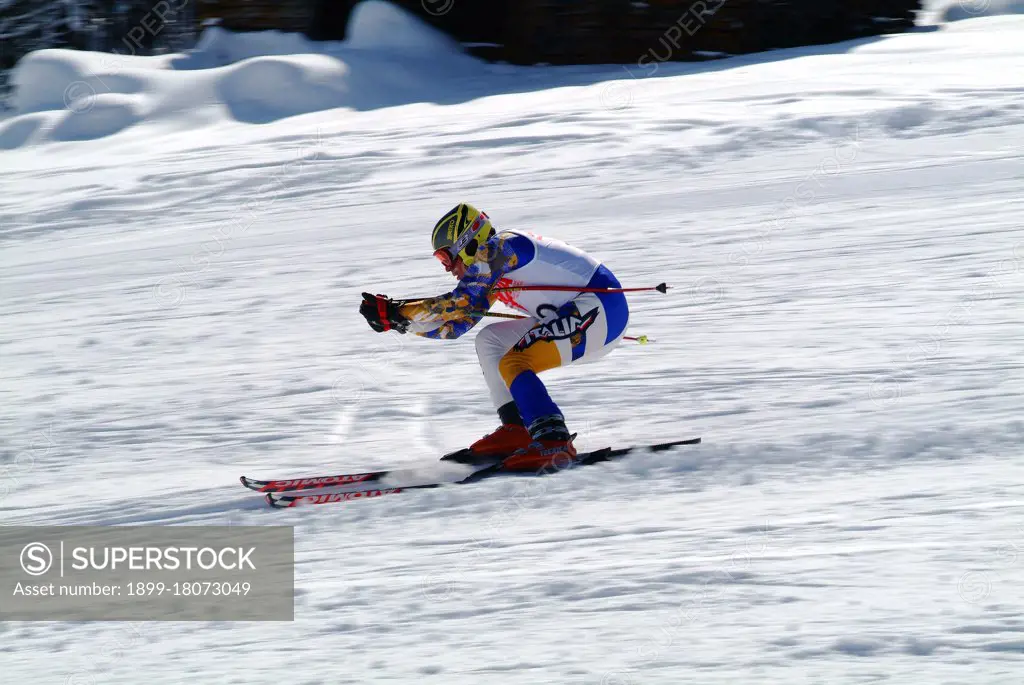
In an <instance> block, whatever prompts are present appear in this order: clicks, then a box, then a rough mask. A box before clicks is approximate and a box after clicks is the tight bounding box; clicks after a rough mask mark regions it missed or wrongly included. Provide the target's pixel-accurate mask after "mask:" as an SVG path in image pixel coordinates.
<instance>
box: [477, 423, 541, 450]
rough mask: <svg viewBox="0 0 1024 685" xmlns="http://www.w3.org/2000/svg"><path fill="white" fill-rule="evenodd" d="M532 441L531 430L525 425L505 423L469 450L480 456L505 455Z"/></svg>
mask: <svg viewBox="0 0 1024 685" xmlns="http://www.w3.org/2000/svg"><path fill="white" fill-rule="evenodd" d="M532 441H533V438H532V437H531V436H530V431H528V430H526V427H525V426H522V425H516V424H514V423H503V424H501V425H500V426H498V429H497V430H496V431H494V432H493V433H490V434H489V435H485V436H484V437H482V438H480V439H479V440H477V441H476V442H474V443H473V444H472V445H470V446H469V451H470V452H472V453H473V454H474V455H479V456H495V457H504V456H507V455H509V454H512V453H513V452H515V451H516V450H519V449H522V448H524V447H527V446H529V444H530V442H532Z"/></svg>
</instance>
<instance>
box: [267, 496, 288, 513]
mask: <svg viewBox="0 0 1024 685" xmlns="http://www.w3.org/2000/svg"><path fill="white" fill-rule="evenodd" d="M264 499H265V500H267V504H269V505H270V506H271V507H273V508H274V509H283V508H284V507H285V506H286V505H284V504H282V503H281V502H279V501H278V500H276V499H274V493H272V492H268V493H267V494H266V496H265V497H264Z"/></svg>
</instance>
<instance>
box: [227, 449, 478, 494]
mask: <svg viewBox="0 0 1024 685" xmlns="http://www.w3.org/2000/svg"><path fill="white" fill-rule="evenodd" d="M468 454H469V449H461V450H459V451H457V452H451V453H449V454H446V455H444V456H443V457H441V459H442V460H443V461H454V462H456V463H462V462H459V461H458V460H459V459H460V458H464V457H465V456H466V455H468ZM494 461H495V460H494V459H489V460H487V461H486V462H485V465H487V466H490V465H491V464H493V463H494ZM417 471H418V469H386V470H383V471H366V472H365V473H341V474H338V475H334V476H307V477H304V478H287V479H280V480H256V479H255V478H249V477H248V476H240V477H239V479H238V480H239V481H240V482H241V483H242V485H244V486H245V487H247V488H249V489H250V490H255V491H256V492H287V491H289V490H319V489H321V488H334V487H338V486H343V485H353V484H356V483H374V482H376V481H380V480H383V479H385V478H387V477H389V476H391V477H401V476H404V475H413V474H414V473H416V472H417Z"/></svg>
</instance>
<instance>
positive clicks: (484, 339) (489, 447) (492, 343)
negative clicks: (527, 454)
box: [469, 318, 537, 456]
mask: <svg viewBox="0 0 1024 685" xmlns="http://www.w3.org/2000/svg"><path fill="white" fill-rule="evenodd" d="M536 324H537V320H536V319H530V318H527V319H519V320H513V321H503V322H501V323H496V324H491V325H490V326H486V327H485V328H483V329H482V330H481V331H480V332H479V333H477V336H476V354H477V357H478V358H479V360H480V368H481V369H482V370H483V374H484V380H485V381H486V382H487V389H488V390H489V391H490V395H491V401H492V402H493V403H494V408H495V409H496V410H497V411H498V417H499V418H500V419H501V426H500V427H499V428H498V429H497V430H496V431H494V432H493V433H490V434H489V435H486V436H484V437H483V438H482V439H480V440H477V441H476V442H475V443H473V444H472V445H470V448H469V449H470V450H471V451H472V452H473V453H474V454H497V455H501V456H506V455H509V454H511V453H512V452H514V451H516V450H517V449H519V448H521V447H524V446H526V445H528V444H530V441H531V440H532V438H531V436H530V434H529V432H528V431H527V430H526V427H525V426H524V425H523V419H522V417H521V416H520V414H519V409H518V407H517V406H516V403H515V401H514V400H513V399H512V394H511V393H510V392H509V389H508V386H507V385H506V384H505V380H504V378H502V375H501V370H500V369H499V365H500V363H501V359H502V357H504V356H505V354H506V353H507V352H508V351H509V350H510V349H511V348H512V346H513V345H515V344H516V343H517V342H519V340H520V339H521V338H522V337H523V336H524V335H526V332H527V331H529V330H530V329H531V328H533V327H534V326H535V325H536Z"/></svg>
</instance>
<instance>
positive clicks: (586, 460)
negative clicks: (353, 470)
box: [252, 438, 701, 509]
mask: <svg viewBox="0 0 1024 685" xmlns="http://www.w3.org/2000/svg"><path fill="white" fill-rule="evenodd" d="M700 441H701V439H700V438H689V439H687V440H675V441H672V442H664V443H660V444H657V445H644V446H634V447H622V448H617V449H612V448H610V447H605V448H603V449H599V450H593V451H591V452H583V453H580V454H578V455H576V458H575V459H573V460H572V461H571V462H569V463H567V464H566V465H565V466H562V467H560V468H551V469H546V470H542V471H540V472H538V473H537V474H536V475H547V474H550V473H556V472H558V471H565V470H567V469H571V468H576V467H578V466H586V465H589V464H596V463H598V462H602V461H608V460H610V459H616V458H618V457H623V456H625V455H627V454H629V453H631V452H635V451H637V450H641V449H647V450H650V451H652V452H662V451H664V450H668V449H671V448H673V447H677V446H680V445H696V444H699V443H700ZM373 473H382V474H389V473H390V474H392V475H393V474H395V473H397V472H395V471H390V472H389V471H377V472H373ZM503 473H507V472H505V471H504V470H503V469H502V468H501V463H500V462H498V463H493V464H489V465H486V466H484V467H483V468H480V469H478V470H476V471H474V472H473V473H471V474H469V475H468V476H466V477H464V478H462V479H461V480H457V481H448V482H435V483H424V484H421V485H408V486H404V487H403V486H397V487H390V488H389V487H384V488H367V489H361V490H349V491H345V492H327V493H308V494H305V493H299V494H290V493H284V492H282V491H269V490H268V491H265V493H266V500H267V504H269V505H270V506H272V507H274V508H275V509H285V508H290V507H296V506H304V505H309V504H332V503H335V502H349V501H352V500H357V499H371V498H376V497H383V496H385V495H397V494H400V493H403V492H406V491H409V490H426V489H429V488H439V487H441V486H444V485H451V484H453V483H454V484H459V485H465V484H468V483H475V482H477V481H479V480H483V479H484V478H489V477H491V476H496V475H499V474H503ZM355 475H357V476H361V475H366V474H355ZM380 478H383V476H380V477H378V478H375V479H374V480H379V479H380ZM297 480H298V481H300V482H305V481H316V482H319V481H318V480H317V479H297ZM252 482H253V483H258V482H261V481H252ZM263 482H267V483H275V482H276V483H285V482H288V481H263ZM350 482H367V480H362V481H348V482H346V483H333V485H339V484H341V485H347V484H348V483H350ZM314 487H328V485H323V486H321V485H315V486H314Z"/></svg>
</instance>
